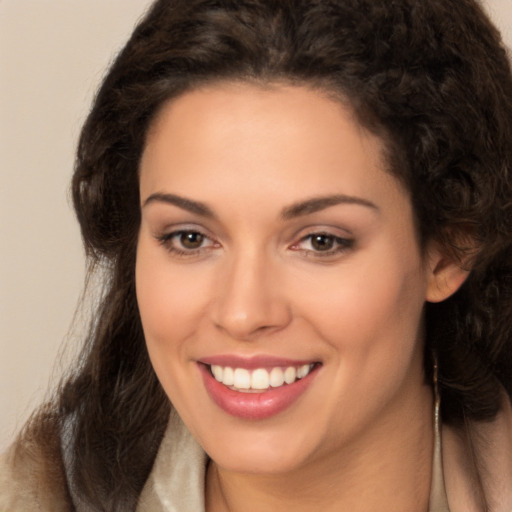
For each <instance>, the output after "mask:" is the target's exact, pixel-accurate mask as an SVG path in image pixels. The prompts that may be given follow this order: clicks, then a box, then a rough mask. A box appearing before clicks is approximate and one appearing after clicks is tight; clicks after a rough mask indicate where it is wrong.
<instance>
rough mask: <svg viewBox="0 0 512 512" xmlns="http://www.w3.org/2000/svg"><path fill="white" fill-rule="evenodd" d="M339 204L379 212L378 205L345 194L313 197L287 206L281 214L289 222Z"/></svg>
mask: <svg viewBox="0 0 512 512" xmlns="http://www.w3.org/2000/svg"><path fill="white" fill-rule="evenodd" d="M338 204H355V205H359V206H365V207H367V208H371V209H372V210H375V211H379V208H378V207H377V205H375V204H374V203H372V202H371V201H368V200H367V199H363V198H361V197H355V196H347V195H344V194H335V195H331V196H322V197H313V198H311V199H307V200H306V201H301V202H299V203H295V204H292V205H290V206H287V207H286V208H284V209H283V211H282V212H281V217H282V218H283V219H284V220H289V219H293V218H295V217H300V216H302V215H310V214H312V213H316V212H319V211H321V210H325V209H326V208H329V207H331V206H336V205H338Z"/></svg>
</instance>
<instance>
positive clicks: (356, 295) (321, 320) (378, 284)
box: [302, 250, 425, 357]
mask: <svg viewBox="0 0 512 512" xmlns="http://www.w3.org/2000/svg"><path fill="white" fill-rule="evenodd" d="M375 254H377V255H378V257H374V255H375ZM376 260H377V261H378V264H376ZM318 284H320V283H319V282H317V284H316V285H314V284H313V283H310V285H314V286H315V291H313V290H312V291H311V293H309V294H307V295H305V294H303V297H304V303H303V307H302V311H303V312H304V315H308V316H309V318H310V319H311V322H314V323H315V325H316V326H317V328H318V329H319V330H320V331H321V333H322V337H324V338H325V339H327V340H329V342H330V343H331V344H332V345H334V346H335V348H336V349H337V350H339V351H340V356H342V355H343V352H345V351H347V352H352V353H354V354H356V353H357V354H359V355H361V357H370V355H371V354H375V355H382V354H388V356H387V357H392V355H391V354H393V353H396V351H397V350H398V349H399V347H400V345H403V347H402V348H404V347H405V348H408V350H407V351H409V352H410V350H412V349H413V348H414V342H415V341H416V339H417V335H418V329H419V326H420V323H421V316H422V311H423V304H424V297H425V282H424V278H423V274H422V269H421V262H420V259H419V257H416V255H415V252H412V251H411V256H410V257H409V258H407V256H405V257H404V256H401V255H400V254H397V251H396V250H388V251H387V252H386V251H384V250H379V251H372V253H370V252H369V253H368V256H365V257H364V258H362V257H361V258H360V259H359V260H358V263H357V265H355V264H354V265H347V266H346V267H343V266H340V269H339V272H338V273H337V275H336V276H334V278H333V276H329V279H326V280H325V282H323V283H322V285H323V286H318ZM312 315H314V317H315V320H313V316H312Z"/></svg>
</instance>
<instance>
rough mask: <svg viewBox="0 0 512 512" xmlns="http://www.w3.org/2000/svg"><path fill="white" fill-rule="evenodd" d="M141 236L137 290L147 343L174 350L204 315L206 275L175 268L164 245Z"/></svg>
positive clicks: (183, 268)
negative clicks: (159, 246)
mask: <svg viewBox="0 0 512 512" xmlns="http://www.w3.org/2000/svg"><path fill="white" fill-rule="evenodd" d="M150 243H151V242H147V241H146V240H144V239H143V238H142V237H141V240H139V246H138V250H137V263H136V274H135V279H136V290H137V302H138V305H139V311H140V315H141V321H142V326H143V329H144V334H145V337H146V343H147V345H148V349H149V350H150V351H154V350H155V349H157V350H163V349H167V350H175V349H177V348H178V345H179V340H183V339H186V338H187V336H188V334H190V333H191V332H192V331H193V329H194V328H195V326H196V322H197V318H198V317H200V316H201V312H202V304H201V297H204V295H205V294H204V291H205V290H204V279H203V278H204V276H202V275H201V274H200V273H197V272H196V274H198V275H191V274H192V273H193V272H194V271H193V270H192V267H188V268H187V266H186V265H185V266H182V267H180V268H179V269H176V266H175V265H172V264H171V262H170V261H169V256H168V254H167V253H166V251H165V250H164V249H163V248H157V249H156V250H155V248H154V247H151V245H150Z"/></svg>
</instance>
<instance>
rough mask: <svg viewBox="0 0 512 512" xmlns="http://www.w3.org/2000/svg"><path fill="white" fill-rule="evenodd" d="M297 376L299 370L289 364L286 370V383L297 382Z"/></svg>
mask: <svg viewBox="0 0 512 512" xmlns="http://www.w3.org/2000/svg"><path fill="white" fill-rule="evenodd" d="M296 378H297V371H296V370H295V368H294V367H293V366H289V367H288V368H286V370H285V371H284V381H285V382H286V384H292V383H293V382H295V379H296Z"/></svg>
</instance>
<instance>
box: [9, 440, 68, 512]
mask: <svg viewBox="0 0 512 512" xmlns="http://www.w3.org/2000/svg"><path fill="white" fill-rule="evenodd" d="M55 462H56V461H52V460H51V459H49V458H48V456H47V454H46V453H45V450H44V449H43V448H42V447H40V446H39V445H38V444H36V443H32V442H30V441H27V440H23V439H21V440H18V441H16V442H15V443H14V444H13V445H11V447H10V448H9V449H8V450H7V451H6V452H5V453H3V454H2V455H0V510H1V511H2V512H3V511H5V512H64V511H69V508H70V507H69V500H68V495H67V490H66V488H67V487H66V484H65V479H64V476H63V472H62V471H61V469H60V468H61V464H59V463H58V462H57V463H55Z"/></svg>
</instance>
